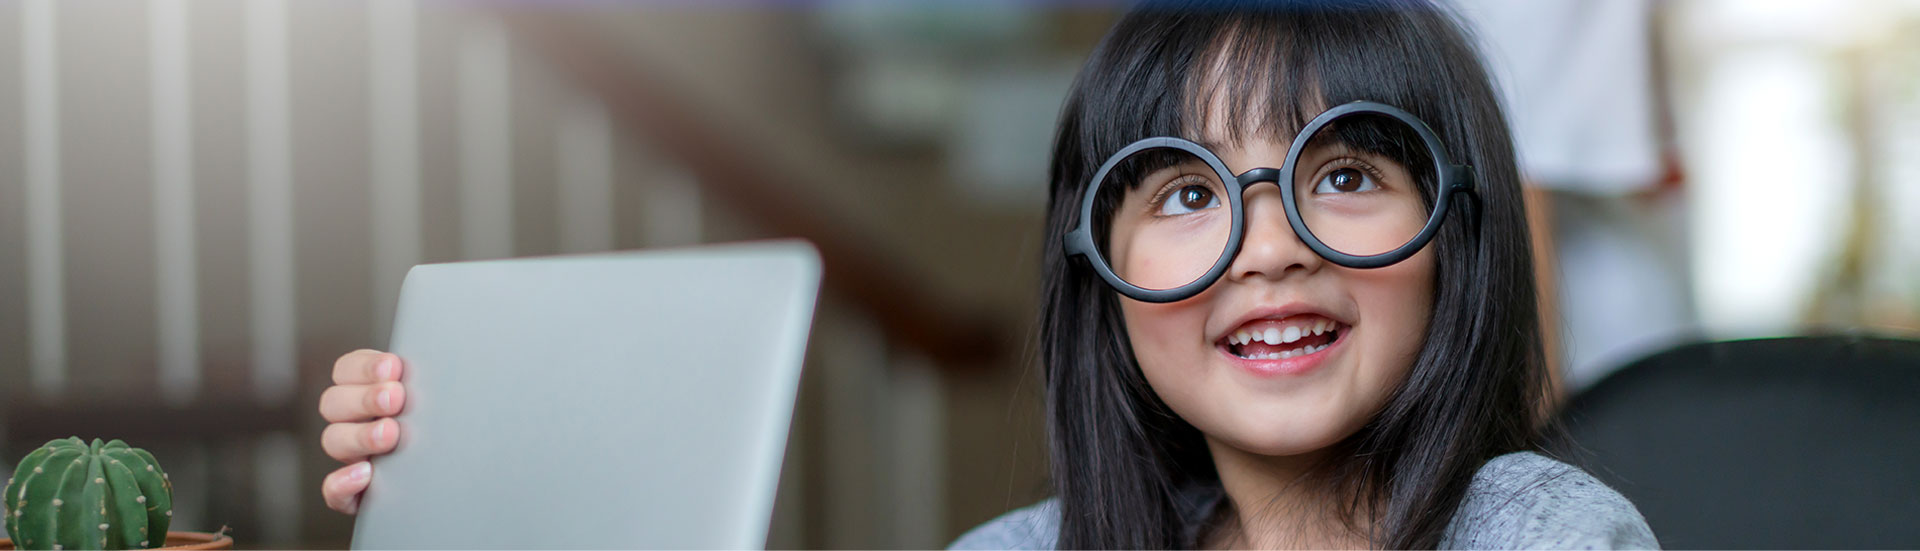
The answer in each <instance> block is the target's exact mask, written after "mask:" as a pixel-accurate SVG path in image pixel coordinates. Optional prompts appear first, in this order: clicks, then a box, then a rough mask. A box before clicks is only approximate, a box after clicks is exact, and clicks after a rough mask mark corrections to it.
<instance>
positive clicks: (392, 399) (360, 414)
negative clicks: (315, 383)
mask: <svg viewBox="0 0 1920 551" xmlns="http://www.w3.org/2000/svg"><path fill="white" fill-rule="evenodd" d="M406 401H407V389H406V387H403V386H400V383H396V382H391V381H389V382H384V383H379V384H371V385H340V386H331V387H327V389H326V390H324V391H321V392H320V416H321V417H324V418H326V419H327V421H329V422H333V423H358V422H361V421H366V420H368V419H373V418H376V417H392V416H394V415H399V414H400V410H401V409H403V408H405V407H406Z"/></svg>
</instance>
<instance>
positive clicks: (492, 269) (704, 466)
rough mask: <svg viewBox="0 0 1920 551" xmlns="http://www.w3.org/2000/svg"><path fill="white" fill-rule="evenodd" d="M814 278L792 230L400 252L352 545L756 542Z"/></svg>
mask: <svg viewBox="0 0 1920 551" xmlns="http://www.w3.org/2000/svg"><path fill="white" fill-rule="evenodd" d="M819 283H820V260H819V256H818V253H817V252H816V251H815V250H814V249H813V247H812V246H811V245H808V244H806V243H805V242H801V241H768V242H754V243H742V244H732V245H721V246H709V247H697V248H685V249H672V250H660V251H647V252H624V253H611V254H593V255H578V256H559V257H547V258H529V259H510V260H493V261H478V262H458V263H449V264H430V265H423V266H417V267H414V268H413V270H412V271H410V272H408V274H407V278H406V281H405V283H404V284H403V285H402V287H401V291H400V301H399V308H398V310H397V313H396V315H395V322H394V329H393V341H392V346H391V348H392V351H393V352H394V353H395V354H398V355H399V356H400V357H401V358H403V359H404V360H405V361H406V362H407V370H406V373H405V375H404V380H403V382H404V383H405V384H406V386H407V405H406V410H405V411H404V412H402V413H401V415H400V416H399V418H398V419H399V421H400V423H401V425H402V427H403V428H402V429H401V431H400V443H399V445H398V447H397V448H396V449H395V451H394V452H393V453H392V454H389V455H385V456H381V457H378V458H375V459H374V460H373V466H374V471H373V472H374V474H373V482H372V484H371V486H369V487H368V489H367V492H366V495H365V496H364V497H363V499H362V502H361V507H360V512H359V515H358V518H357V519H356V522H355V524H354V531H353V548H354V549H408V548H413V549H426V548H463V549H479V548H517V549H557V548H567V549H583V548H584V549H595V548H687V549H692V548H735V549H739V548H753V547H762V546H764V545H765V543H766V535H767V526H768V522H769V520H770V517H771V515H772V511H773V498H774V489H775V486H776V485H777V483H778V478H779V474H780V463H781V457H782V454H783V452H784V451H785V445H786V438H787V429H788V426H789V421H790V419H791V416H792V413H793V401H794V394H795V391H796V390H797V387H798V384H799V379H800V365H801V359H802V355H803V354H804V352H805V346H806V340H807V334H808V329H809V327H810V324H811V323H812V319H813V307H814V302H815V297H816V294H817V293H818V290H819Z"/></svg>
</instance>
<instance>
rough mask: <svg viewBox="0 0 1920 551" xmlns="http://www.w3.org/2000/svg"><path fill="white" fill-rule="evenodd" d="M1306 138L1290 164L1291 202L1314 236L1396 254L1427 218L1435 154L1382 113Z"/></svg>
mask: <svg viewBox="0 0 1920 551" xmlns="http://www.w3.org/2000/svg"><path fill="white" fill-rule="evenodd" d="M1306 139H1308V140H1310V141H1308V142H1307V143H1308V145H1307V147H1306V148H1305V149H1303V150H1302V151H1301V153H1300V158H1299V160H1297V161H1295V165H1294V172H1293V186H1294V201H1295V203H1296V204H1298V205H1299V207H1300V218H1301V221H1302V222H1305V223H1306V225H1307V230H1308V231H1311V232H1313V235H1314V237H1318V238H1320V242H1322V243H1325V244H1326V245H1327V246H1328V247H1331V248H1332V249H1333V250H1336V251H1339V252H1342V253H1346V254H1350V255H1354V256H1372V255H1377V254H1382V253H1386V252H1390V251H1392V250H1394V249H1397V248H1400V246H1401V245H1405V244H1407V243H1408V242H1410V241H1413V238H1414V236H1416V235H1418V234H1419V233H1420V229H1421V228H1423V227H1425V226H1426V224H1427V219H1428V218H1429V217H1431V216H1432V212H1433V209H1432V206H1431V205H1432V200H1431V198H1430V196H1429V194H1428V192H1427V191H1425V190H1428V189H1433V188H1434V184H1435V182H1437V181H1438V180H1437V175H1436V174H1434V169H1433V155H1432V153H1430V152H1429V151H1428V150H1427V147H1426V142H1425V141H1424V140H1422V139H1421V138H1420V134H1418V133H1416V132H1415V131H1414V130H1413V128H1412V127H1410V126H1407V124H1406V123H1404V122H1401V121H1400V120H1399V119H1396V118H1393V117H1388V116H1384V115H1368V114H1358V115H1351V116H1348V117H1345V118H1342V119H1340V120H1337V121H1334V122H1333V123H1332V124H1328V125H1327V126H1323V127H1321V128H1320V129H1319V130H1317V131H1315V132H1314V134H1313V135H1312V136H1308V137H1307V138H1306Z"/></svg>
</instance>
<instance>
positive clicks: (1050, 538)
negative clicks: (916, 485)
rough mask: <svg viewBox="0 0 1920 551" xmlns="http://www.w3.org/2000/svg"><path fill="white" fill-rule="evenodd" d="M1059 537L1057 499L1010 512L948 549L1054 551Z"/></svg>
mask: <svg viewBox="0 0 1920 551" xmlns="http://www.w3.org/2000/svg"><path fill="white" fill-rule="evenodd" d="M1059 538H1060V504H1059V501H1058V500H1057V499H1056V498H1047V499H1046V500H1043V501H1041V502H1039V503H1035V504H1032V505H1028V506H1026V507H1021V508H1019V509H1014V510H1012V511H1008V512H1007V513H1006V514H1003V515H1000V516H998V517H995V518H994V519H993V520H989V521H987V522H985V523H983V524H981V525H979V526H976V527H974V528H973V529H972V530H968V531H967V533H965V534H961V535H960V539H956V540H953V543H952V544H949V545H948V546H947V548H948V549H1053V548H1055V547H1057V545H1055V544H1056V543H1057V542H1058V541H1059Z"/></svg>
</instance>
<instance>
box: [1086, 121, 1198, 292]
mask: <svg viewBox="0 0 1920 551" xmlns="http://www.w3.org/2000/svg"><path fill="white" fill-rule="evenodd" d="M1094 193H1095V196H1094V203H1093V205H1094V206H1093V208H1094V210H1093V220H1092V222H1093V231H1094V242H1095V244H1096V245H1097V246H1098V247H1099V248H1100V256H1101V257H1103V258H1105V259H1106V261H1107V262H1108V266H1109V267H1110V268H1112V269H1113V273H1114V274H1115V275H1118V276H1119V277H1120V279H1122V280H1125V281H1126V282H1127V283H1130V284H1133V285H1134V286H1136V287H1141V288H1144V289H1153V290H1164V289H1173V288H1176V287H1180V286H1182V285H1186V284H1188V283H1192V282H1194V281H1196V280H1199V279H1200V277H1201V276H1203V275H1206V273H1207V270H1208V269H1209V268H1212V267H1213V265H1214V263H1215V262H1217V261H1219V260H1220V257H1221V255H1223V254H1224V253H1225V251H1226V248H1227V236H1228V235H1230V234H1231V233H1232V230H1233V215H1232V214H1231V213H1232V212H1233V209H1232V208H1231V205H1229V204H1228V202H1227V201H1229V199H1228V195H1227V188H1226V186H1225V185H1224V184H1223V183H1222V182H1221V181H1220V175H1219V174H1218V173H1216V172H1214V170H1213V168H1212V167H1211V166H1209V165H1208V164H1207V163H1206V162H1205V161H1202V160H1201V159H1200V157H1198V156H1196V155H1194V154H1192V153H1188V152H1186V151H1183V150H1179V149H1173V148H1153V149H1146V150H1142V151H1139V152H1136V153H1134V154H1132V155H1128V156H1127V157H1126V158H1125V159H1122V160H1121V161H1120V162H1119V163H1118V164H1116V165H1115V166H1114V168H1113V170H1111V171H1109V172H1108V173H1107V176H1106V178H1105V179H1103V180H1102V181H1100V182H1097V184H1096V187H1095V190H1094Z"/></svg>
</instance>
